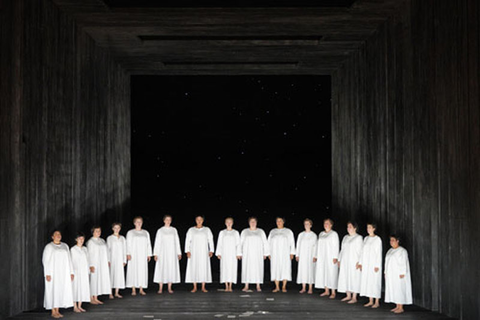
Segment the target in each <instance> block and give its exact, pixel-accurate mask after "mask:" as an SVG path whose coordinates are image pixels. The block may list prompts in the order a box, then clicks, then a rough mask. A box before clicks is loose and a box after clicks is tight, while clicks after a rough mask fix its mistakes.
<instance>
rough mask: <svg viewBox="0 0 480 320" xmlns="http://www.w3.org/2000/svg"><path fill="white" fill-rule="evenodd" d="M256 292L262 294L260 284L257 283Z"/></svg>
mask: <svg viewBox="0 0 480 320" xmlns="http://www.w3.org/2000/svg"><path fill="white" fill-rule="evenodd" d="M257 292H262V287H261V286H260V283H257Z"/></svg>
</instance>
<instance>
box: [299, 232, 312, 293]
mask: <svg viewBox="0 0 480 320" xmlns="http://www.w3.org/2000/svg"><path fill="white" fill-rule="evenodd" d="M316 250H317V234H316V233H315V232H313V231H310V232H306V231H303V232H301V233H300V234H299V235H298V238H297V252H296V255H295V256H296V257H297V258H298V268H297V283H298V284H302V283H307V284H313V283H315V263H314V262H313V257H314V256H315V252H316Z"/></svg>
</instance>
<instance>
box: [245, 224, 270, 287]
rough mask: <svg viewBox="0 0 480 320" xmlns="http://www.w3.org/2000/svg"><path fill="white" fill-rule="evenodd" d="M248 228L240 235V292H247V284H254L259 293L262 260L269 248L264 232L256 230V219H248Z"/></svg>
mask: <svg viewBox="0 0 480 320" xmlns="http://www.w3.org/2000/svg"><path fill="white" fill-rule="evenodd" d="M248 224H249V226H250V228H247V229H244V230H243V231H242V233H241V235H240V241H241V251H240V254H241V255H242V258H241V259H242V283H244V284H245V287H244V288H243V289H242V291H245V292H248V291H250V290H249V288H248V287H249V284H250V283H256V284H257V291H258V292H261V291H262V288H261V284H262V283H263V272H264V264H265V262H264V260H265V259H267V257H268V256H269V255H270V247H269V245H268V240H267V236H266V234H265V232H264V231H263V230H262V229H260V228H257V218H255V217H250V218H249V219H248Z"/></svg>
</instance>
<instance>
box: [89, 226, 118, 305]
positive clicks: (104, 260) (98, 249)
mask: <svg viewBox="0 0 480 320" xmlns="http://www.w3.org/2000/svg"><path fill="white" fill-rule="evenodd" d="M101 235H102V229H101V228H100V227H99V226H94V227H93V228H92V237H91V238H90V239H89V240H88V242H87V249H88V262H89V265H90V303H91V304H103V302H102V301H100V300H99V299H98V296H100V295H103V294H108V295H109V294H110V292H111V290H112V287H111V285H110V270H109V268H108V248H107V243H106V242H105V240H103V239H102V238H100V236H101Z"/></svg>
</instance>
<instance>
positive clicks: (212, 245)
mask: <svg viewBox="0 0 480 320" xmlns="http://www.w3.org/2000/svg"><path fill="white" fill-rule="evenodd" d="M207 241H208V248H209V252H210V253H211V254H210V257H211V256H212V255H213V253H214V252H215V243H214V242H213V233H212V230H210V228H208V227H207Z"/></svg>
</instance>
